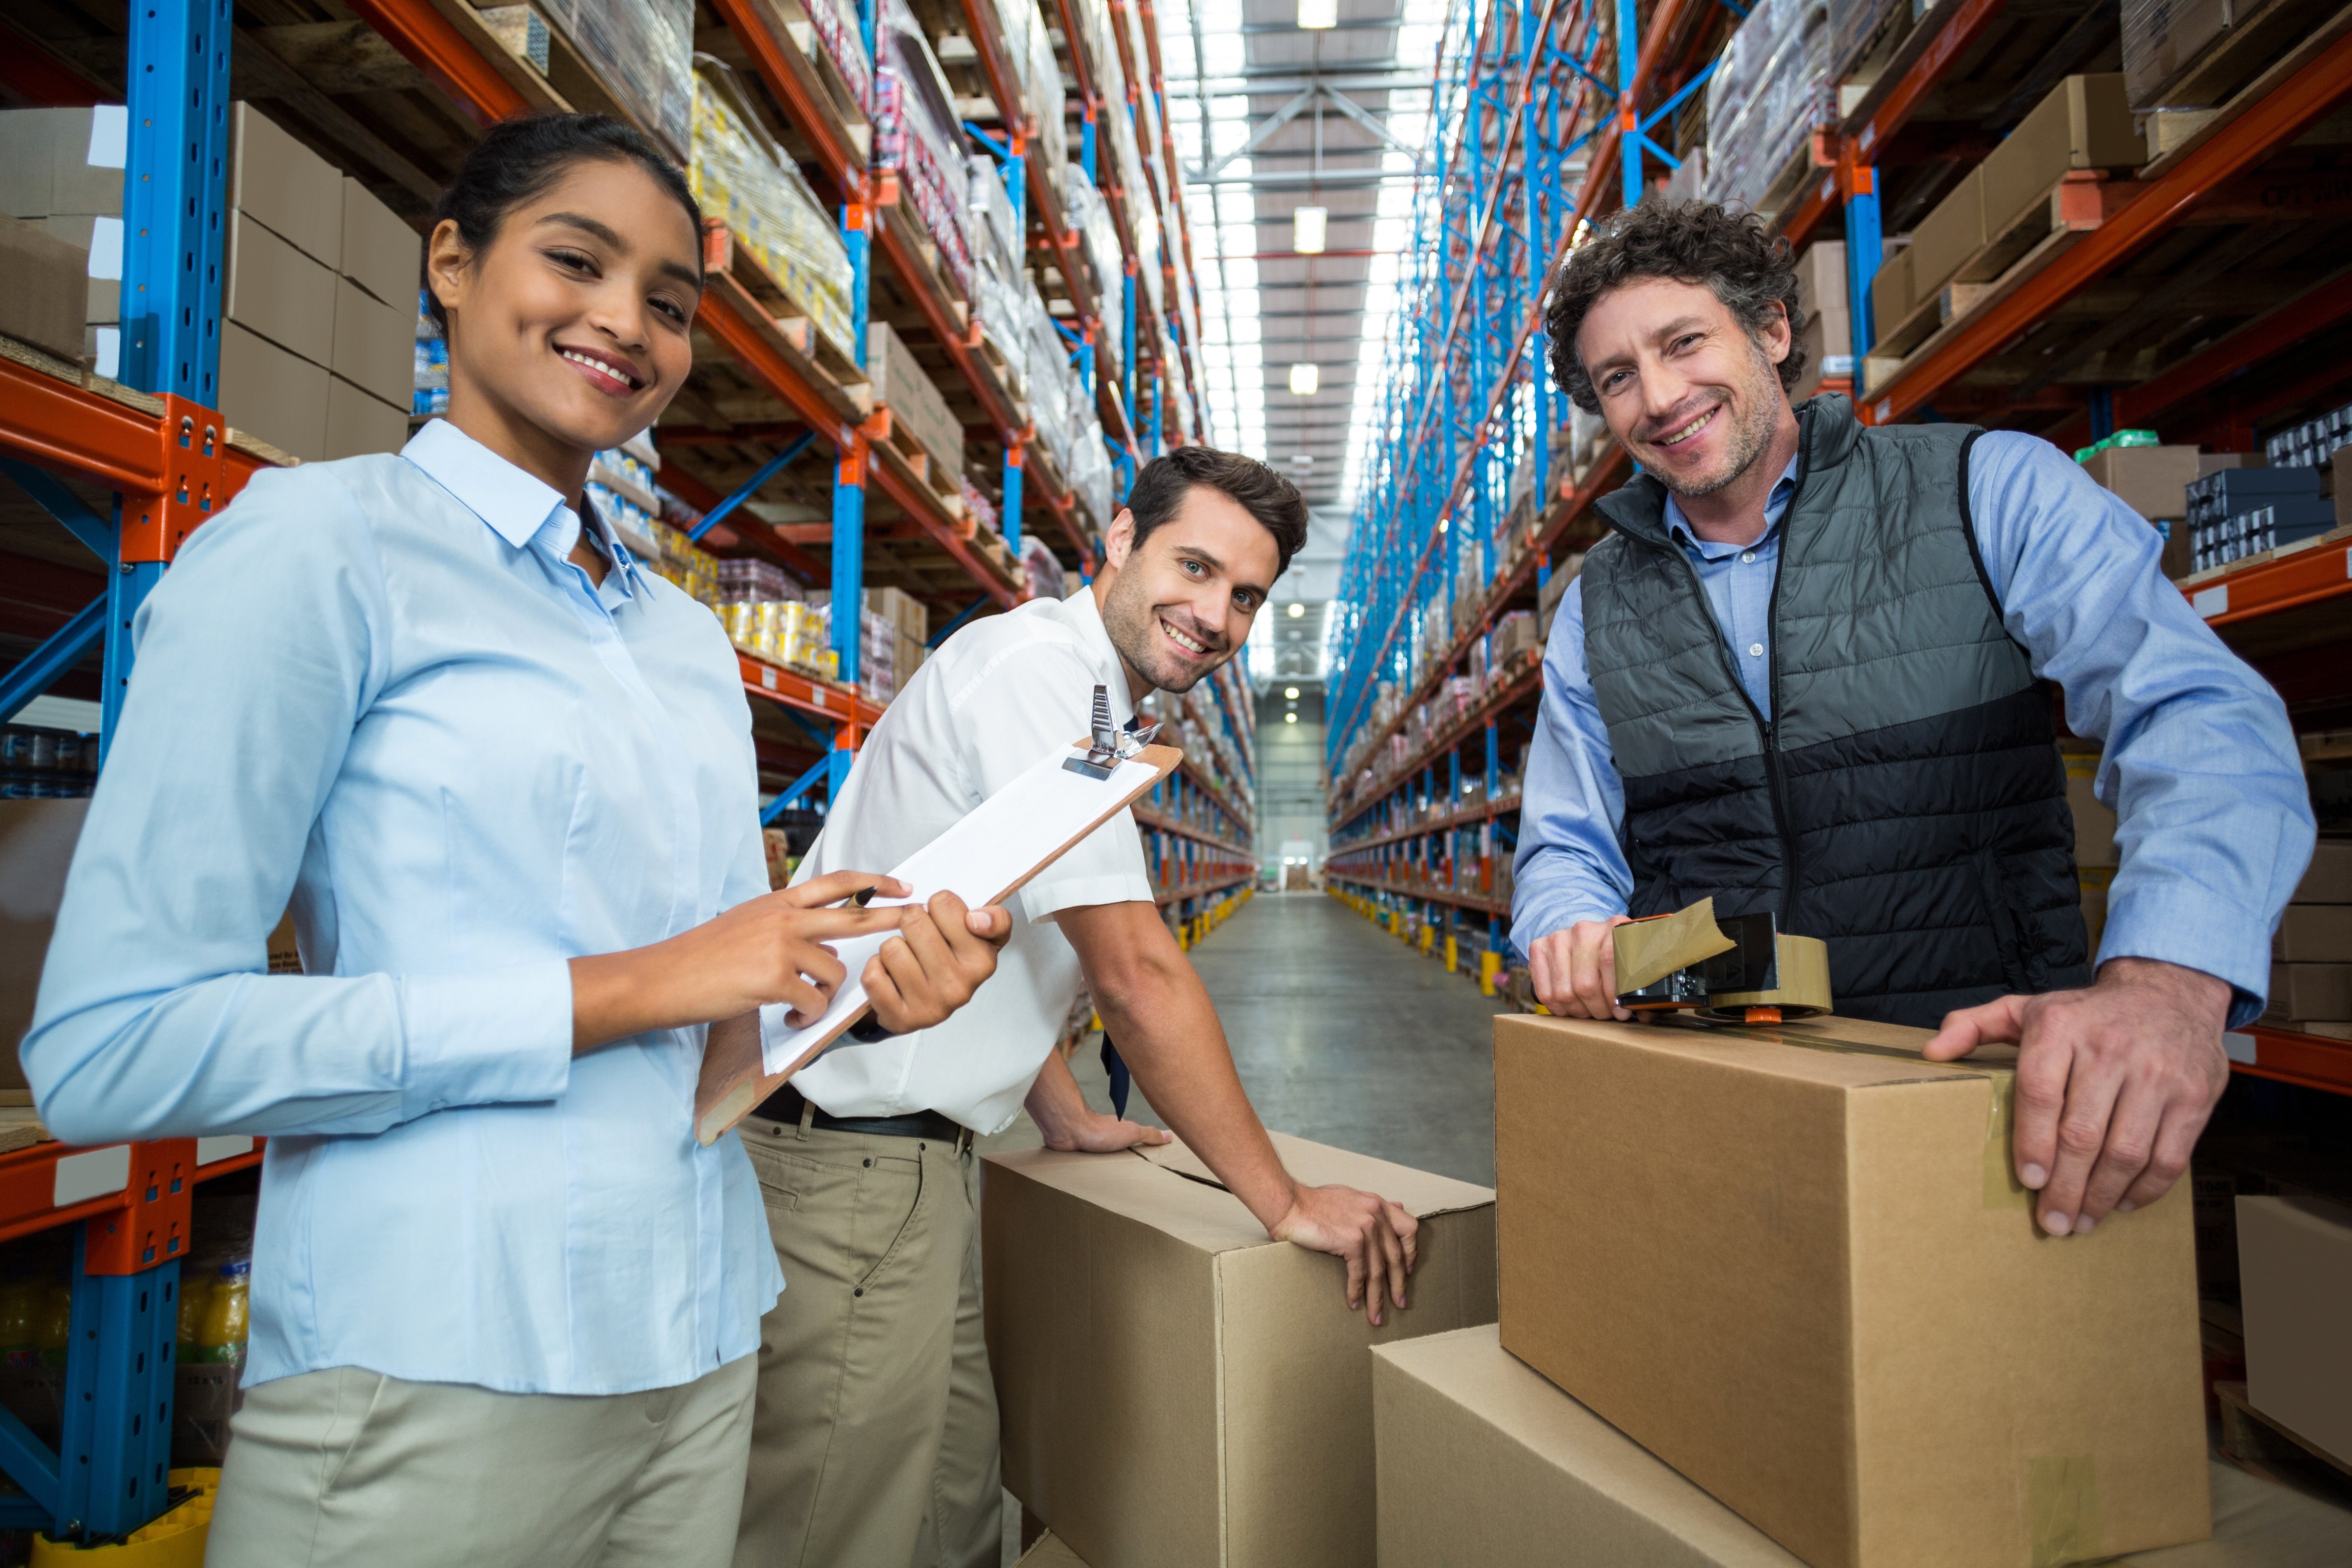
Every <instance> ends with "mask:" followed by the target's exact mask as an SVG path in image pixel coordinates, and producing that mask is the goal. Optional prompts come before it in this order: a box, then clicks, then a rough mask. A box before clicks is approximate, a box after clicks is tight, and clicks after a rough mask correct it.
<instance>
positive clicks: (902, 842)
mask: <svg viewBox="0 0 2352 1568" xmlns="http://www.w3.org/2000/svg"><path fill="white" fill-rule="evenodd" d="M1097 685H1099V686H1103V687H1105V688H1107V689H1108V691H1109V693H1110V705H1111V714H1112V717H1113V718H1114V719H1116V720H1117V721H1118V722H1120V723H1122V724H1123V723H1125V722H1127V721H1129V719H1130V718H1132V717H1133V715H1134V711H1135V708H1134V703H1133V700H1131V699H1130V697H1129V693H1128V689H1127V675H1126V670H1125V667H1123V666H1122V665H1121V664H1120V663H1119V658H1118V650H1117V649H1115V648H1113V647H1111V643H1110V637H1109V634H1108V633H1107V632H1105V631H1104V630H1103V624H1102V615H1101V612H1100V611H1099V610H1098V609H1097V607H1096V605H1095V601H1094V595H1092V594H1091V593H1088V592H1086V591H1083V590H1082V591H1081V592H1079V593H1078V594H1077V595H1075V596H1073V597H1071V598H1068V599H1059V600H1056V599H1033V600H1031V601H1030V602H1028V603H1027V604H1025V605H1021V606H1020V607H1019V608H1017V609H1015V610H1013V612H1011V613H1010V614H1008V615H1003V616H990V617H989V618H987V619H985V620H981V621H975V622H973V623H972V624H971V626H966V627H965V628H964V629H963V630H961V631H960V632H958V633H957V634H956V635H955V636H954V637H950V638H949V639H948V641H947V643H946V644H945V645H944V646H943V647H940V650H939V651H938V652H937V653H935V654H933V655H932V656H931V657H930V658H928V659H926V660H924V661H923V667H922V668H920V669H919V670H917V671H916V672H915V676H914V679H912V680H910V681H908V683H907V684H906V685H905V686H904V687H902V688H900V689H899V691H898V697H897V699H896V700H893V701H892V702H891V704H890V706H889V708H888V710H886V711H885V712H884V714H883V715H882V721H881V722H880V723H878V724H877V725H875V727H874V729H873V731H872V732H871V733H870V734H869V735H868V736H867V737H866V744H865V745H864V747H863V748H862V749H861V750H860V751H859V752H858V753H857V762H856V765H855V766H854V767H852V768H851V769H850V771H849V778H848V781H847V783H845V784H844V785H843V786H842V791H841V798H840V800H838V801H836V802H835V803H834V805H833V807H832V809H831V811H830V812H829V813H828V815H827V816H826V817H825V826H824V832H823V833H821V834H819V835H818V836H817V840H816V842H815V844H814V845H813V846H811V847H810V849H809V853H808V856H807V858H805V859H803V861H802V862H801V867H800V870H799V871H798V873H797V874H796V875H795V876H794V877H793V880H794V881H795V882H799V881H804V880H806V879H809V878H811V877H814V876H822V875H824V874H825V873H827V872H831V871H844V870H859V871H887V870H889V869H890V868H892V867H893V866H896V865H898V863H899V862H900V861H902V860H904V859H906V858H908V856H909V855H912V854H913V853H914V852H915V851H916V850H918V849H919V848H921V847H923V846H924V845H926V844H929V842H930V841H931V840H932V839H934V838H936V837H939V836H940V834H941V833H944V832H945V831H947V829H949V828H950V827H951V826H954V825H955V824H956V823H957V822H959V821H961V820H962V818H963V817H964V816H966V815H967V814H968V813H970V812H971V809H972V808H973V807H974V806H976V805H980V803H981V802H982V801H983V800H985V799H987V798H988V797H989V796H990V795H993V794H994V793H995V792H996V791H997V790H998V789H1000V788H1002V787H1003V785H1004V784H1006V783H1008V782H1009V781H1011V780H1012V779H1013V777H1014V776H1015V775H1017V774H1019V773H1023V772H1024V771H1025V770H1027V769H1028V768H1030V767H1032V766H1034V764H1035V763H1036V762H1037V759H1039V758H1040V757H1043V756H1044V755H1045V754H1046V752H1050V751H1053V750H1054V749H1055V748H1056V747H1060V746H1066V745H1068V744H1069V743H1070V742H1073V741H1075V740H1077V739H1079V738H1080V737H1082V736H1083V735H1085V734H1086V732H1087V723H1088V721H1089V718H1090V716H1091V713H1092V710H1093V705H1094V690H1095V688H1096V687H1097ZM1151 896H1152V893H1151V879H1150V871H1149V870H1148V869H1147V868H1146V866H1145V864H1144V858H1143V843H1142V840H1141V838H1140V837H1139V836H1138V834H1137V832H1136V826H1135V818H1134V816H1133V815H1132V814H1130V813H1129V812H1124V811H1122V812H1120V813H1119V814H1118V816H1115V817H1112V818H1111V819H1110V820H1109V821H1108V822H1106V823H1104V824H1103V825H1102V826H1100V827H1098V828H1097V829H1096V830H1095V831H1094V832H1093V833H1091V834H1089V835H1088V836H1087V837H1086V839H1085V840H1084V841H1083V842H1081V843H1079V844H1077V845H1076V846H1074V847H1072V848H1071V849H1070V850H1069V851H1068V852H1067V853H1066V854H1064V855H1063V856H1062V858H1060V859H1058V860H1056V861H1055V862H1054V864H1053V865H1051V866H1050V867H1048V868H1046V869H1045V872H1044V873H1043V874H1041V875H1040V876H1039V877H1038V878H1037V879H1035V880H1034V881H1032V882H1031V883H1030V884H1029V885H1028V886H1027V887H1025V888H1024V889H1021V892H1020V894H1019V895H1018V896H1017V897H1016V898H1015V899H1014V900H1013V906H1014V907H1013V937H1012V940H1011V941H1010V942H1007V943H1006V944H1005V948H1004V952H1003V957H1001V958H1000V959H999V960H998V961H997V966H996V973H995V975H994V976H993V977H992V978H991V979H990V981H989V982H988V984H985V985H983V986H982V987H981V989H980V992H979V994H976V995H975V996H973V998H972V999H971V1002H970V1003H969V1004H968V1005H966V1006H965V1007H964V1008H963V1010H962V1011H961V1012H959V1013H958V1014H956V1016H954V1017H952V1018H950V1019H949V1020H948V1021H947V1022H946V1023H944V1024H942V1025H940V1026H939V1027H938V1028H936V1029H925V1030H921V1031H919V1032H918V1033H915V1034H911V1035H902V1036H898V1037H896V1038H893V1039H887V1040H884V1041H882V1042H880V1043H879V1044H877V1045H871V1046H859V1045H844V1046H842V1047H837V1048H835V1049H834V1050H832V1051H830V1052H827V1053H826V1054H825V1055H824V1057H822V1058H819V1059H818V1060H817V1061H816V1062H814V1064H812V1065H811V1066H809V1067H807V1068H803V1069H802V1071H801V1073H800V1075H799V1076H798V1077H796V1078H795V1079H793V1087H794V1088H796V1089H799V1090H800V1091H801V1092H802V1093H803V1094H804V1095H806V1096H807V1097H808V1098H809V1099H810V1100H813V1101H814V1102H815V1103H816V1104H817V1105H818V1106H819V1107H821V1108H822V1109H824V1110H826V1111H829V1112H830V1113H832V1114H833V1115H835V1116H904V1115H907V1114H908V1113H910V1112H914V1111H919V1110H937V1111H939V1112H940V1113H941V1114H943V1115H946V1116H948V1117H950V1118H952V1119H953V1120H955V1121H959V1122H961V1123H962V1124H963V1125H964V1126H966V1127H970V1128H971V1129H973V1130H974V1131H979V1132H983V1133H985V1132H993V1131H998V1130H999V1129H1001V1128H1003V1126H1005V1125H1006V1124H1007V1123H1009V1122H1010V1121H1012V1120H1013V1117H1014V1116H1015V1115H1016V1114H1018V1113H1019V1111H1020V1110H1021V1102H1022V1101H1023V1100H1024V1099H1026V1098H1027V1096H1028V1093H1029V1086H1030V1084H1031V1083H1032V1082H1033V1081H1034V1079H1036V1076H1037V1069H1038V1068H1040V1067H1042V1066H1044V1065H1045V1053H1046V1052H1047V1051H1049V1050H1051V1049H1052V1048H1053V1046H1054V1041H1055V1037H1057V1036H1058V1035H1059V1034H1060V1033H1061V1028H1062V1025H1063V1023H1064V1021H1065V1020H1066V1018H1067V1016H1068V1015H1069V1010H1070V1004H1071V1002H1072V1001H1073V1000H1074V999H1075V998H1076V995H1077V992H1078V987H1079V984H1081V982H1082V979H1083V976H1082V974H1081V973H1080V970H1079V967H1078V955H1077V952H1076V949H1074V948H1072V947H1071V946H1070V943H1069V940H1068V939H1067V938H1066V937H1065V936H1063V935H1062V933H1061V931H1060V930H1059V929H1058V928H1057V927H1056V926H1055V924H1054V916H1055V914H1056V913H1057V912H1059V911H1060V910H1066V909H1076V908H1079V907H1082V906H1086V905H1090V904H1119V903H1129V902H1142V903H1149V902H1150V901H1151Z"/></svg>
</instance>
